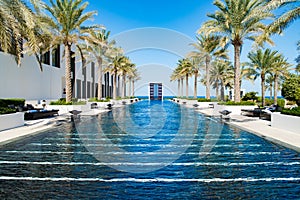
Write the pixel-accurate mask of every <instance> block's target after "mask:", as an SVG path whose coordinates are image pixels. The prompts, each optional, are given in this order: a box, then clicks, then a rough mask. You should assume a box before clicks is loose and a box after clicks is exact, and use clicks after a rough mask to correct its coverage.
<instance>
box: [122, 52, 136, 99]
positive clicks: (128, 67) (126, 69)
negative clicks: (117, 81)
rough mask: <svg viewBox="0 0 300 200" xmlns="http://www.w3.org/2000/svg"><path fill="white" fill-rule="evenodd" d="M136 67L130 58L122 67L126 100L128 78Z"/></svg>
mask: <svg viewBox="0 0 300 200" xmlns="http://www.w3.org/2000/svg"><path fill="white" fill-rule="evenodd" d="M134 67H135V64H133V63H131V61H130V60H129V58H128V57H125V64H124V65H122V66H121V67H120V69H119V73H120V74H121V75H122V93H121V97H122V98H125V96H126V77H127V75H128V74H130V73H131V72H132V70H133V68H134Z"/></svg>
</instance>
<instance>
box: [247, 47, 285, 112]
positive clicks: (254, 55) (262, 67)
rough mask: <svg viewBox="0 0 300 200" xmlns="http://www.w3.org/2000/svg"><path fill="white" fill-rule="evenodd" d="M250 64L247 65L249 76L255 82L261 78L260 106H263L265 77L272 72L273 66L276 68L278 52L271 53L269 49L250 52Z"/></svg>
mask: <svg viewBox="0 0 300 200" xmlns="http://www.w3.org/2000/svg"><path fill="white" fill-rule="evenodd" d="M248 58H249V60H250V62H249V63H248V66H249V67H250V68H249V75H250V76H252V77H253V79H254V80H255V79H256V78H257V77H259V76H260V78H261V95H262V106H265V91H266V88H265V81H266V75H267V74H268V73H270V72H271V71H273V70H274V69H272V67H273V66H276V63H277V62H278V59H279V58H280V54H278V51H272V50H271V49H266V50H264V51H262V50H261V49H259V50H257V51H256V52H254V51H252V52H250V53H249V54H248Z"/></svg>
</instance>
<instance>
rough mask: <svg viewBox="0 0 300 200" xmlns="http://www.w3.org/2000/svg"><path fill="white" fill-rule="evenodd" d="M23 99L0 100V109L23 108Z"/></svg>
mask: <svg viewBox="0 0 300 200" xmlns="http://www.w3.org/2000/svg"><path fill="white" fill-rule="evenodd" d="M24 104H25V99H0V107H3V108H7V107H8V105H14V106H19V105H22V106H24Z"/></svg>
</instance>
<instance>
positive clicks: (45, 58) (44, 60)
mask: <svg viewBox="0 0 300 200" xmlns="http://www.w3.org/2000/svg"><path fill="white" fill-rule="evenodd" d="M41 61H42V63H44V64H47V65H50V51H47V52H46V53H44V54H42V55H41Z"/></svg>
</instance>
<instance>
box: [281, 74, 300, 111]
mask: <svg viewBox="0 0 300 200" xmlns="http://www.w3.org/2000/svg"><path fill="white" fill-rule="evenodd" d="M281 94H282V96H283V97H284V98H286V99H287V100H289V101H296V103H297V105H298V106H300V76H297V75H294V74H292V75H291V76H290V77H289V78H287V79H286V80H285V81H284V83H283V84H282V89H281Z"/></svg>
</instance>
